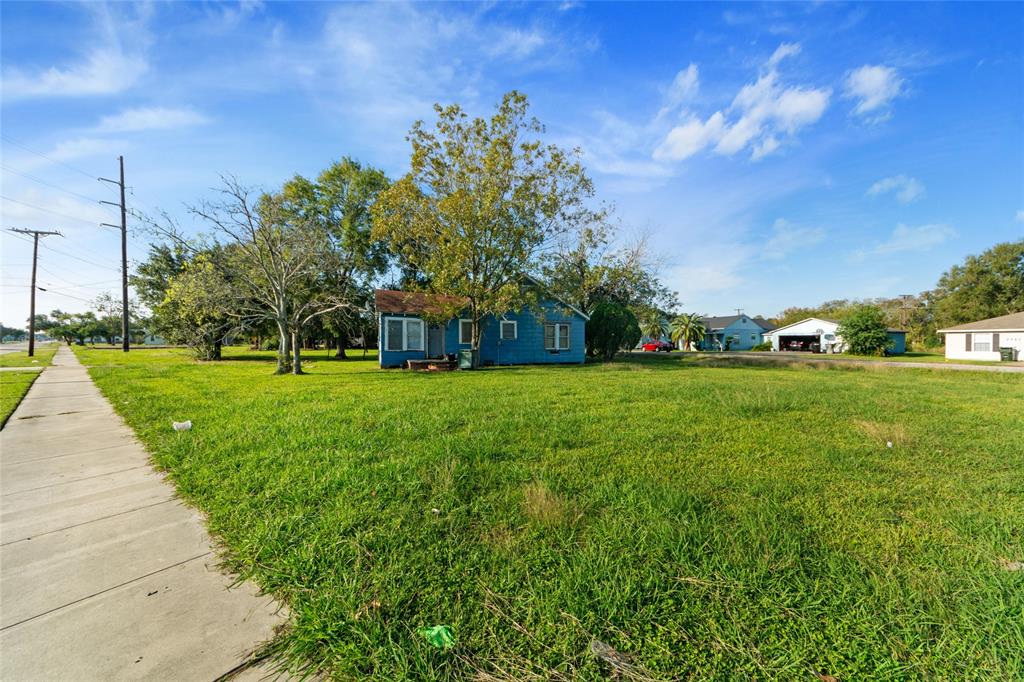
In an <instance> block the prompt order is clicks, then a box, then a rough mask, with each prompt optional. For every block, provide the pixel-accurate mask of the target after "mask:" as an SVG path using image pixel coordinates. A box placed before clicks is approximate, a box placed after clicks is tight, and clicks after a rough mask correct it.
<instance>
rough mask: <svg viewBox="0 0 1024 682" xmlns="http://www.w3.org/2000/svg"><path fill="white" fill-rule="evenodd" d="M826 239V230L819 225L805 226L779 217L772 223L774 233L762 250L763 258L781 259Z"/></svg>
mask: <svg viewBox="0 0 1024 682" xmlns="http://www.w3.org/2000/svg"><path fill="white" fill-rule="evenodd" d="M824 239H825V231H824V230H822V229H821V228H818V227H804V226H801V225H794V224H793V223H791V222H789V221H788V220H785V219H784V218H778V219H776V221H775V222H774V223H772V235H771V237H770V238H769V239H768V241H767V242H765V244H764V247H763V248H762V250H761V258H762V260H780V259H782V258H785V257H786V256H788V255H790V254H791V253H793V252H794V251H799V250H800V249H806V248H809V247H811V246H814V245H815V244H819V243H821V242H822V241H823V240H824Z"/></svg>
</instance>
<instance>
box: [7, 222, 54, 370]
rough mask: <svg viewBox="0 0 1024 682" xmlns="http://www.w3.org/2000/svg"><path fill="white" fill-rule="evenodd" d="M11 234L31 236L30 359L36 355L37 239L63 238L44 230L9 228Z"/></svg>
mask: <svg viewBox="0 0 1024 682" xmlns="http://www.w3.org/2000/svg"><path fill="white" fill-rule="evenodd" d="M11 232H20V233H21V234H30V235H32V286H31V287H30V290H31V292H32V293H31V298H30V299H29V301H30V302H29V308H28V310H29V312H28V356H29V357H32V356H33V355H35V354H36V261H37V260H39V238H40V237H48V236H50V235H54V234H55V235H57V236H59V237H63V236H64V235H62V234H61V233H60V232H48V231H46V230H20V229H18V228H16V227H14V228H11Z"/></svg>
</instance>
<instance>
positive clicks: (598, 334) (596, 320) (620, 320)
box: [587, 301, 640, 360]
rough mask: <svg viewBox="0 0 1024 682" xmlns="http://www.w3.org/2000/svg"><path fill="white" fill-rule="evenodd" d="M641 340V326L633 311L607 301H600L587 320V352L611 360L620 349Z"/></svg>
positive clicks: (627, 347)
mask: <svg viewBox="0 0 1024 682" xmlns="http://www.w3.org/2000/svg"><path fill="white" fill-rule="evenodd" d="M639 341H640V326H639V325H638V324H637V321H636V315H634V314H633V311H632V310H630V309H629V308H627V307H626V306H624V305H622V304H621V303H614V302H611V301H605V302H602V303H598V304H597V306H596V307H595V308H594V310H593V311H591V313H590V320H589V321H588V322H587V354H588V355H591V356H599V357H601V358H603V359H605V360H611V359H612V358H614V357H615V354H616V353H618V352H619V351H620V350H626V349H629V348H632V347H633V346H635V345H636V344H637V342H639Z"/></svg>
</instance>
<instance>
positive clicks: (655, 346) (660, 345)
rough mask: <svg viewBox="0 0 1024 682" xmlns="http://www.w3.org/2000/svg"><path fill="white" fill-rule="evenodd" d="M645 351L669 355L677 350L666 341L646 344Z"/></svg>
mask: <svg viewBox="0 0 1024 682" xmlns="http://www.w3.org/2000/svg"><path fill="white" fill-rule="evenodd" d="M643 349H644V350H645V351H647V352H650V353H657V352H658V351H659V350H663V351H665V352H666V353H669V352H671V351H673V350H675V346H673V345H672V344H671V343H667V342H665V341H651V342H650V343H645V344H644V345H643Z"/></svg>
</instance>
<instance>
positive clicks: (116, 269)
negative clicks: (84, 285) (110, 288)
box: [43, 244, 121, 272]
mask: <svg viewBox="0 0 1024 682" xmlns="http://www.w3.org/2000/svg"><path fill="white" fill-rule="evenodd" d="M43 248H44V249H48V250H50V251H53V252H54V253H59V254H60V255H62V256H66V257H68V258H74V259H75V260H80V261H82V262H83V263H88V264H89V265H95V266H96V267H98V268H104V269H106V270H112V271H114V272H121V270H120V269H119V268H114V267H111V266H110V265H104V264H103V263H97V262H96V261H94V260H89V259H88V258H82V257H81V256H76V255H74V254H73V253H67V252H66V251H58V250H57V249H55V248H53V247H52V246H49V245H47V244H43Z"/></svg>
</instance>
